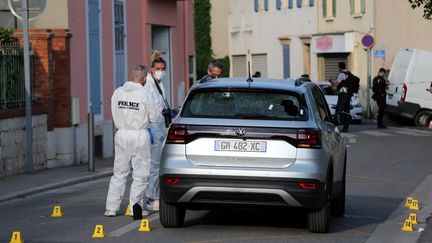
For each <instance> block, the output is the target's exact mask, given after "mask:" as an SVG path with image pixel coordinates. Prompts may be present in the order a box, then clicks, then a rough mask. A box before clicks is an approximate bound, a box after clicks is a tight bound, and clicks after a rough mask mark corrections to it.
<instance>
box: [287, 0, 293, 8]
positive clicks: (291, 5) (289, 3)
mask: <svg viewBox="0 0 432 243" xmlns="http://www.w3.org/2000/svg"><path fill="white" fill-rule="evenodd" d="M293 1H294V0H288V8H290V9H291V8H293Z"/></svg>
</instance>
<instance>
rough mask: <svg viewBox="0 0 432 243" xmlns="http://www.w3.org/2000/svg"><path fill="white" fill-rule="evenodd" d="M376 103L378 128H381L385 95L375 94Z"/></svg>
mask: <svg viewBox="0 0 432 243" xmlns="http://www.w3.org/2000/svg"><path fill="white" fill-rule="evenodd" d="M376 102H377V105H378V126H383V125H384V123H383V119H384V110H385V107H386V95H385V94H377V95H376Z"/></svg>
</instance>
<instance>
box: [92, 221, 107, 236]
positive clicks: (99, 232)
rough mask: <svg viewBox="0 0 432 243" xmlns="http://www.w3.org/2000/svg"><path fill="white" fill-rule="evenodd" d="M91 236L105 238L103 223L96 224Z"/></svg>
mask: <svg viewBox="0 0 432 243" xmlns="http://www.w3.org/2000/svg"><path fill="white" fill-rule="evenodd" d="M92 238H105V231H104V228H103V225H101V224H98V225H96V227H95V229H94V232H93V236H92Z"/></svg>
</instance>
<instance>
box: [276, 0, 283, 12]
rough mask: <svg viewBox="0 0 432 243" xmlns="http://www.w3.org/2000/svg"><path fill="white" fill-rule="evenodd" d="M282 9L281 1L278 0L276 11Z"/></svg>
mask: <svg viewBox="0 0 432 243" xmlns="http://www.w3.org/2000/svg"><path fill="white" fill-rule="evenodd" d="M281 8H282V2H281V0H276V9H277V10H281Z"/></svg>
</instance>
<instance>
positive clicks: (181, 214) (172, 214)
mask: <svg viewBox="0 0 432 243" xmlns="http://www.w3.org/2000/svg"><path fill="white" fill-rule="evenodd" d="M185 214H186V209H185V208H182V207H180V206H178V205H175V204H170V203H167V202H165V200H163V198H162V197H161V198H160V208H159V217H160V222H161V224H162V226H163V227H165V228H179V227H182V226H183V223H184V219H185Z"/></svg>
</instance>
